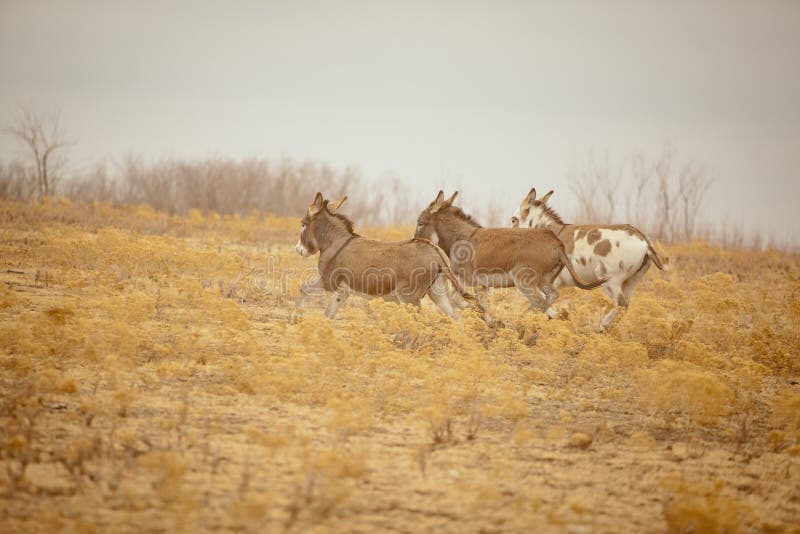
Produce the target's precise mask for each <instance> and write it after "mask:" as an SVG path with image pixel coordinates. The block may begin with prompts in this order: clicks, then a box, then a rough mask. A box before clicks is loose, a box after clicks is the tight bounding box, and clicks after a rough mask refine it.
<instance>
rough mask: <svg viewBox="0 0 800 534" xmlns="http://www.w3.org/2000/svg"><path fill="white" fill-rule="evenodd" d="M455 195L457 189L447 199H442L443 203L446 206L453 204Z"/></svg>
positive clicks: (456, 194)
mask: <svg viewBox="0 0 800 534" xmlns="http://www.w3.org/2000/svg"><path fill="white" fill-rule="evenodd" d="M457 196H458V191H456V192H455V193H453V196H451V197H450V198H448V199H447V200H445V201H444V203H445V205H446V206H450V205H452V204H453V202H454V201H455V200H456V197H457Z"/></svg>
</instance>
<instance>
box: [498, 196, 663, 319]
mask: <svg viewBox="0 0 800 534" xmlns="http://www.w3.org/2000/svg"><path fill="white" fill-rule="evenodd" d="M552 194H553V192H552V191H550V192H548V193H547V194H546V195H544V196H543V197H542V198H540V199H537V198H536V189H535V188H533V189H531V190H530V192H529V193H528V195H527V196H526V197H525V199H524V200H523V201H522V203H521V204H520V206H519V208H518V209H517V211H515V212H514V215H513V216H512V217H511V224H512V226H514V227H522V228H548V229H550V230H552V231H553V232H555V233H556V235H558V237H559V239H561V241H562V242H563V243H564V247H565V249H566V252H567V255H568V256H569V258H570V261H571V263H572V265H573V267H574V270H575V272H576V273H578V274H579V276H580V277H581V278H583V279H584V280H587V281H589V280H597V279H600V278H601V277H603V278H608V280H607V281H606V282H605V283H603V284H602V286H603V290H604V291H605V292H606V294H607V295H608V296H609V297H611V300H613V302H614V307H613V308H612V309H611V311H609V312H608V313H607V314H606V316H605V317H603V320H602V321H601V322H600V330H601V331H604V330H607V329H608V328H609V327H610V326H611V325H612V324H613V322H614V319H615V318H616V317H617V314H618V313H619V310H620V307H622V308H627V307H628V304H629V303H630V301H631V296H632V295H633V291H634V289H636V286H637V284H638V283H639V282H640V281H641V279H642V277H643V276H644V275H645V273H646V272H647V270H648V269H649V268H650V263H651V262H652V263H654V264H655V266H656V267H658V268H659V269H661V270H662V271H663V270H665V269H666V267H665V265H664V262H663V261H662V260H661V258H660V257H659V256H658V253H657V252H656V251H655V249H654V248H653V245H652V243H651V242H650V240H649V239H648V238H647V236H646V235H644V233H642V232H641V231H640V230H639V229H638V228H635V227H633V226H631V225H629V224H614V225H602V224H582V225H577V224H568V223H565V222H564V221H563V220H562V219H561V217H559V216H558V214H557V213H556V212H555V211H554V210H553V208H551V207H550V206H548V205H547V201H548V200H549V199H550V197H551V196H552ZM574 285H576V284H575V281H574V279H573V277H572V274H571V273H570V271H569V270H567V269H564V270H563V271H561V274H560V275H559V277H558V278H557V279H556V281H555V283H554V286H555V287H556V288H559V287H570V286H574ZM546 313H547V315H548V316H550V317H557V316H558V313H557V312H555V311H554V310H553V309H552V308H550V309H548V310H547V312H546Z"/></svg>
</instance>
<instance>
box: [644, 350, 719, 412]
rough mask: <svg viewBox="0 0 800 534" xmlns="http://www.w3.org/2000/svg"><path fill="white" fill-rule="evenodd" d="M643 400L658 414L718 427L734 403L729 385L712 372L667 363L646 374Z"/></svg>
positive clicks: (662, 362) (672, 362) (676, 363)
mask: <svg viewBox="0 0 800 534" xmlns="http://www.w3.org/2000/svg"><path fill="white" fill-rule="evenodd" d="M639 398H640V400H641V402H642V403H643V405H644V406H646V407H647V408H649V409H651V410H655V411H657V412H662V413H668V412H678V413H683V414H685V415H687V416H689V417H690V418H691V419H692V420H693V421H695V422H697V423H701V424H715V423H716V422H717V420H718V419H719V417H720V416H723V415H725V414H727V413H728V412H729V411H730V409H731V403H732V402H733V400H734V395H733V391H732V390H731V389H730V387H728V385H727V383H726V381H725V380H724V379H723V378H722V377H721V376H720V375H718V374H715V373H714V372H712V371H706V370H703V369H702V368H700V367H698V366H696V365H693V364H688V363H683V362H676V361H670V360H664V361H661V362H658V363H657V364H656V365H654V366H653V367H652V369H650V370H648V371H646V372H644V373H642V377H641V380H640V384H639Z"/></svg>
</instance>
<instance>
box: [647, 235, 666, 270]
mask: <svg viewBox="0 0 800 534" xmlns="http://www.w3.org/2000/svg"><path fill="white" fill-rule="evenodd" d="M647 257H648V258H650V259H651V260H652V262H653V263H654V264H655V266H656V267H658V268H659V270H661V271H669V265H668V264H669V258H667V259H666V261H664V260H662V259H661V257H660V256H659V255H658V252H656V249H655V248H653V244H652V243H651V242H650V240H649V239H648V240H647Z"/></svg>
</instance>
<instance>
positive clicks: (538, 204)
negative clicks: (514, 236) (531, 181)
mask: <svg viewBox="0 0 800 534" xmlns="http://www.w3.org/2000/svg"><path fill="white" fill-rule="evenodd" d="M552 194H553V192H552V191H549V192H548V193H547V194H546V195H545V196H543V197H542V198H540V199H538V200H537V199H536V188H535V187H532V188H531V190H530V192H529V193H528V195H527V196H526V197H525V198H524V199H523V200H522V202H521V203H520V205H519V208H517V210H516V211H515V212H514V214H513V215H512V216H511V226H512V227H514V228H517V227H520V226H521V227H522V228H535V227H542V226H547V223H548V222H549V221H550V217H548V216H549V215H550V214H551V213H552V210H550V208H549V207H548V206H547V201H548V200H549V199H550V197H551V196H552Z"/></svg>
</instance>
